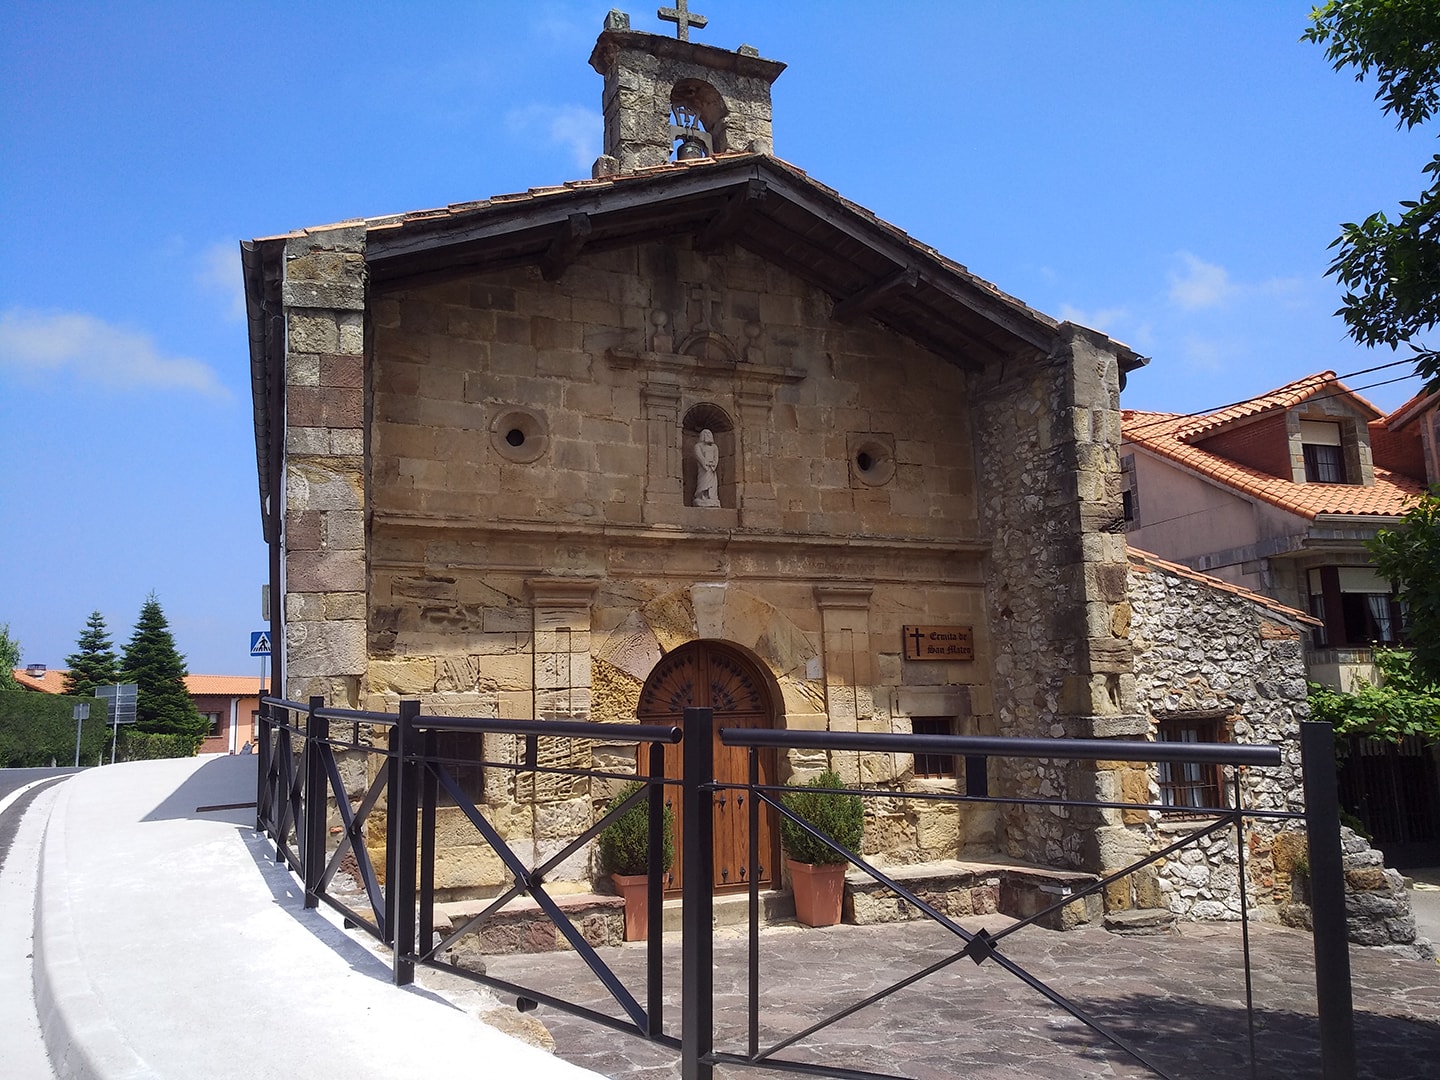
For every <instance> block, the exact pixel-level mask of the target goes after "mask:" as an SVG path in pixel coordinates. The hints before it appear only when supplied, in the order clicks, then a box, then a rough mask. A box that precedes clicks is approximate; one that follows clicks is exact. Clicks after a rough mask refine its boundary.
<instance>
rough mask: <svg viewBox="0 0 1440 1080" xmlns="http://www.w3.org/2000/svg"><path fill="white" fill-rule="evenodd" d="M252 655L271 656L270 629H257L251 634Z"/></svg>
mask: <svg viewBox="0 0 1440 1080" xmlns="http://www.w3.org/2000/svg"><path fill="white" fill-rule="evenodd" d="M250 655H251V656H269V655H270V631H269V630H256V631H255V632H254V633H252V634H251V635H250Z"/></svg>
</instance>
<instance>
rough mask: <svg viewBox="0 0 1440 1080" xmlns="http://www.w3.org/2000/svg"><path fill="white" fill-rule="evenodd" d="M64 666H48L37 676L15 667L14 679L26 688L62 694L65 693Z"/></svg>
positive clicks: (65, 670)
mask: <svg viewBox="0 0 1440 1080" xmlns="http://www.w3.org/2000/svg"><path fill="white" fill-rule="evenodd" d="M66 672H67V669H66V668H49V669H47V670H46V671H45V673H44V674H43V675H40V676H39V677H38V678H37V677H36V676H34V675H31V674H29V673H28V672H27V671H26V670H25V669H24V668H23V667H22V668H15V669H14V675H15V681H16V682H18V683H19V684H20V685H21V687H23V688H24V689H26V690H38V691H40V693H42V694H63V693H65V675H66Z"/></svg>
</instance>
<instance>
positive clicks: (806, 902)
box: [785, 859, 845, 926]
mask: <svg viewBox="0 0 1440 1080" xmlns="http://www.w3.org/2000/svg"><path fill="white" fill-rule="evenodd" d="M785 863H786V865H787V866H789V867H790V886H791V888H793V889H794V890H795V918H796V919H797V920H799V921H800V922H801V923H803V924H804V925H805V926H834V925H835V924H836V923H838V922H839V921H840V905H841V901H843V900H844V899H845V864H844V863H821V864H819V865H815V864H813V863H800V862H796V861H795V860H794V859H786V860H785Z"/></svg>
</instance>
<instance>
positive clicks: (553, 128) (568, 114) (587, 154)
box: [505, 105, 605, 176]
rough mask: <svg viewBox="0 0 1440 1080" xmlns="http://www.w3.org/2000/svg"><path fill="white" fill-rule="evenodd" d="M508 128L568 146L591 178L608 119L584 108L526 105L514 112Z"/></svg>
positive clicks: (579, 164) (578, 164) (554, 143)
mask: <svg viewBox="0 0 1440 1080" xmlns="http://www.w3.org/2000/svg"><path fill="white" fill-rule="evenodd" d="M505 126H506V127H507V128H509V129H510V131H511V132H513V133H515V134H526V133H539V134H540V135H542V136H543V137H544V140H545V141H546V142H547V143H549V144H551V145H559V146H563V147H565V148H566V149H567V150H568V151H569V153H570V157H571V159H572V160H573V161H574V162H575V164H576V165H577V166H579V167H580V168H581V169H583V170H584V171H585V175H587V176H588V175H589V173H590V166H591V165H593V164H594V162H595V159H596V158H597V157H599V156H600V136H601V133H602V132H603V131H604V128H605V120H604V118H603V117H602V116H601V115H600V114H599V113H598V112H597V111H595V110H594V109H587V108H584V107H583V106H580V105H526V106H524V107H523V108H519V109H512V110H510V112H509V113H508V114H507V115H506V117H505Z"/></svg>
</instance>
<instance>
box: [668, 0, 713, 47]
mask: <svg viewBox="0 0 1440 1080" xmlns="http://www.w3.org/2000/svg"><path fill="white" fill-rule="evenodd" d="M689 2H690V0H675V6H674V7H662V8H661V9H660V10H659V11H657V12H656V13H655V14H656V15H659V16H660V18H661V19H662V20H663V21H664V22H673V23H674V24H675V36H676V37H678V38H679V39H680V40H681V41H689V40H690V27H692V26H693V27H695V28H697V29H699V30H704V29H705V24H706V23H708V22H709V21H710V20H709V19H707V18H706V17H705V16H704V15H696V14H694V13H692V12H691V11H690V10H689V9H688V7H687V5H688V4H689Z"/></svg>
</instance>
